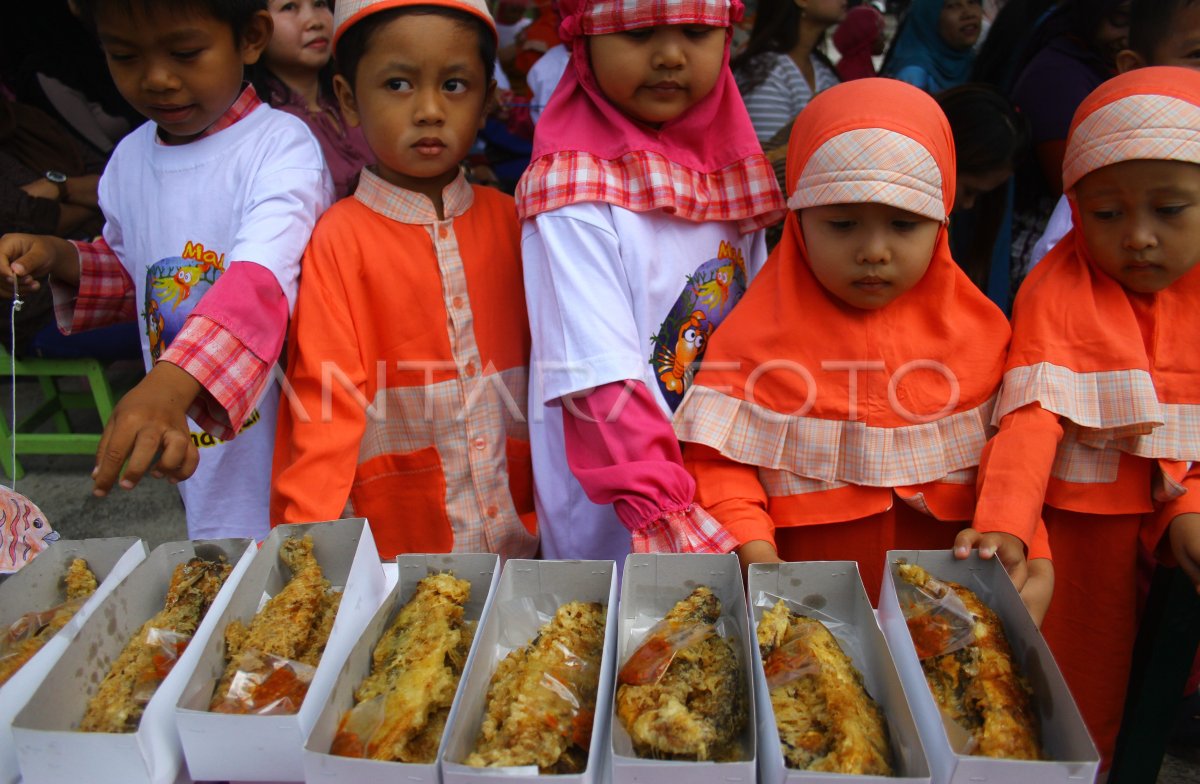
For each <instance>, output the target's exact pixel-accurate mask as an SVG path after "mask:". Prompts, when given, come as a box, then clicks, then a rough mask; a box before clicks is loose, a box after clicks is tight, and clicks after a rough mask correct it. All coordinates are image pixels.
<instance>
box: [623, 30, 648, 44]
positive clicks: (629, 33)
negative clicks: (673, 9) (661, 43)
mask: <svg viewBox="0 0 1200 784" xmlns="http://www.w3.org/2000/svg"><path fill="white" fill-rule="evenodd" d="M621 35H623V36H625V37H626V38H632V39H633V40H635V41H648V40H649V39H650V36H652V35H654V28H653V27H635V28H634V29H632V30H623V31H621Z"/></svg>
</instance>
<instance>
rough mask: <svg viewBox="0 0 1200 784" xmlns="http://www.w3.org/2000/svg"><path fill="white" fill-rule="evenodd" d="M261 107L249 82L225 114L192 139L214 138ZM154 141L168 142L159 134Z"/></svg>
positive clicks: (260, 102) (260, 100)
mask: <svg viewBox="0 0 1200 784" xmlns="http://www.w3.org/2000/svg"><path fill="white" fill-rule="evenodd" d="M261 105H262V99H260V98H259V97H258V93H257V92H256V91H255V89H254V85H252V84H250V83H248V82H247V84H246V86H245V88H243V89H242V92H241V94H240V95H238V97H237V100H236V101H234V102H233V103H232V104H230V106H229V108H228V109H226V110H225V113H224V114H222V115H221V116H220V117H218V118H217V120H216V122H214V123H213V124H212V125H210V126H208V127H207V128H205V129H204V130H203V131H201V132H200V134H199V135H197V136H196V138H195V139H192V141H196V140H198V139H204V138H206V137H209V136H212V135H213V134H214V133H220V132H221V131H223V130H225V129H226V128H228V127H229V126H231V125H233V124H234V123H236V122H237V121H238V120H242V119H245V118H246V117H247V116H248V115H249V114H250V112H252V111H254V110H255V109H257V108H258V107H259V106H261ZM154 141H155V142H157V143H158V144H162V145H166V142H164V141H163V140H162V137H161V136H159V135H158V134H155V135H154Z"/></svg>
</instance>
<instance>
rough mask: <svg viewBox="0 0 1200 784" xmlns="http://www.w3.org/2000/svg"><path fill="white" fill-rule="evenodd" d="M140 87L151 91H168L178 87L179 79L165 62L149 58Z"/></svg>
mask: <svg viewBox="0 0 1200 784" xmlns="http://www.w3.org/2000/svg"><path fill="white" fill-rule="evenodd" d="M142 87H143V89H145V90H147V91H149V92H153V93H161V92H168V91H171V90H176V89H178V88H179V80H178V79H177V78H176V77H175V72H174V71H172V70H171V69H170V68H169V67H168V66H167V65H166V63H164V62H162V61H160V60H150V61H149V62H148V63H147V64H146V70H145V72H144V73H143V75H142Z"/></svg>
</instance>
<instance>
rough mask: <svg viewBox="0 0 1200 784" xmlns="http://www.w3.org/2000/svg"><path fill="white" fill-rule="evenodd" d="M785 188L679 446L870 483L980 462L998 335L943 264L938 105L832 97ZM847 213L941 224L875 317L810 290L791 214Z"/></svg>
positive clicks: (795, 148) (949, 265) (911, 98)
mask: <svg viewBox="0 0 1200 784" xmlns="http://www.w3.org/2000/svg"><path fill="white" fill-rule="evenodd" d="M787 185H788V193H789V195H790V198H789V200H788V206H789V207H790V208H791V210H792V211H791V212H789V214H788V216H787V219H786V222H785V224H784V233H783V239H782V241H781V242H780V244H779V246H778V247H777V248H776V249H775V251H774V252H773V253H772V254H771V257H770V259H769V260H768V261H767V263H766V265H765V266H764V268H763V270H762V272H760V273H759V275H758V276H757V277H756V278H755V280H754V283H753V284H752V285H751V286H750V289H749V291H748V292H747V293H746V296H745V297H744V298H743V300H742V302H741V303H740V304H739V305H738V307H737V308H736V309H735V310H734V312H733V313H732V314H731V315H730V316H729V318H728V319H727V320H726V321H725V323H724V324H722V326H721V328H720V329H719V330H717V332H716V334H715V335H714V336H713V339H712V342H711V343H710V344H709V348H708V352H707V354H706V356H705V360H704V366H703V368H702V370H701V372H700V373H699V374H698V376H697V378H696V383H695V385H694V387H693V388H692V390H690V392H689V395H688V398H686V399H685V400H684V402H683V404H682V405H681V407H680V409H679V411H678V412H677V414H676V430H677V432H678V433H679V435H680V438H681V439H683V440H685V441H694V442H697V443H703V444H705V445H707V446H710V447H712V448H714V449H716V450H718V451H719V452H721V453H722V454H724V455H725V456H727V457H729V458H731V459H734V460H737V461H739V462H743V463H748V464H752V465H758V466H762V467H767V468H776V469H782V470H787V471H791V472H793V473H796V474H799V475H801V476H807V477H812V478H815V479H820V480H823V481H827V482H833V481H840V482H849V483H853V484H860V485H869V486H887V487H898V486H906V485H915V484H921V483H925V482H930V481H936V480H938V479H940V478H942V477H945V476H946V475H948V474H950V473H952V472H955V471H959V470H962V469H965V468H971V467H973V466H976V465H978V462H979V454H980V452H981V450H982V448H983V445H984V443H985V442H986V440H987V437H988V435H989V433H990V428H989V424H988V423H989V421H990V415H991V405H992V402H993V399H994V395H995V393H996V390H997V388H998V387H999V383H1000V377H1001V370H1002V368H1003V364H1004V357H1005V349H1006V347H1007V345H1008V340H1009V334H1010V333H1009V327H1008V322H1007V320H1006V319H1005V318H1004V315H1003V313H1001V312H1000V310H999V309H998V308H996V306H995V305H993V304H992V303H991V302H990V301H989V300H988V299H987V298H986V297H985V296H984V295H983V294H982V293H981V292H980V291H979V290H978V289H977V288H976V287H975V286H974V285H973V284H972V283H971V281H970V280H969V279H968V278H967V277H966V275H964V274H963V272H962V271H961V270H960V269H959V267H958V265H957V264H955V262H954V259H953V258H952V257H951V255H950V249H949V245H948V242H947V234H946V227H945V225H944V223H945V220H946V218H947V216H948V215H949V214H950V212H951V208H952V206H953V200H954V192H955V159H954V143H953V141H952V138H951V134H950V126H949V124H948V123H947V121H946V118H945V115H944V114H943V113H942V111H941V109H940V108H938V106H937V104H936V103H935V102H934V101H933V99H932V98H930V97H929V96H928V95H926V94H925V93H924V92H922V91H921V90H918V89H916V88H914V87H912V86H910V85H907V84H904V83H903V82H899V81H895V80H891V79H861V80H857V81H853V82H848V83H846V84H842V85H839V86H837V87H834V88H831V89H829V90H827V91H825V92H823V93H821V94H820V95H818V96H817V97H816V98H814V99H813V100H812V102H811V103H809V105H808V107H806V108H805V110H804V111H803V112H801V114H800V116H799V118H798V119H797V121H796V124H795V126H794V128H793V130H792V134H791V140H790V143H789V148H788V165H787ZM855 202H878V203H884V204H890V205H893V206H896V207H900V208H902V209H906V210H909V211H911V212H915V213H917V214H920V215H922V216H924V217H928V218H932V219H935V220H939V221H942V222H943V226H942V227H941V229H940V231H939V232H938V236H937V240H936V243H935V245H934V251H933V259H932V260H931V262H930V265H929V269H928V270H927V271H926V273H925V275H924V277H923V278H922V279H921V280H920V281H919V282H918V283H917V285H916V286H914V287H913V288H912V289H910V290H909V291H908V292H906V293H904V294H903V295H901V296H900V297H899V298H897V299H896V300H894V301H893V302H891V303H890V304H888V305H886V306H885V307H883V308H880V309H878V310H862V309H858V308H855V307H852V306H850V305H848V304H846V303H844V302H843V301H842V300H840V299H839V298H837V297H836V296H834V295H833V294H831V293H829V292H828V291H827V290H826V289H825V288H824V287H823V286H822V285H821V284H820V283H819V282H818V281H817V279H816V278H815V277H814V275H813V272H812V269H811V267H810V265H809V261H808V255H807V250H806V247H805V241H804V234H803V231H802V230H801V227H800V221H799V219H798V216H797V213H796V210H799V209H803V208H805V207H811V206H819V205H826V204H843V203H855ZM726 368H731V369H726ZM850 368H859V370H858V371H857V374H855V373H853V372H851V370H850ZM951 379H953V381H951ZM852 409H853V410H852Z"/></svg>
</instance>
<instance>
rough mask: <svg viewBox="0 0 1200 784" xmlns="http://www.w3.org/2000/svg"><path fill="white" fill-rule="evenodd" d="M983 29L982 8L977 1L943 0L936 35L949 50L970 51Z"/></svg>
mask: <svg viewBox="0 0 1200 784" xmlns="http://www.w3.org/2000/svg"><path fill="white" fill-rule="evenodd" d="M982 29H983V6H982V5H981V4H980V2H979V0H945V2H944V3H942V15H941V17H939V19H938V34H939V35H940V36H941V37H942V40H943V41H945V42H946V44H947V45H948V46H949V47H950V48H951V49H959V50H963V49H970V48H971V47H972V46H974V45H975V42H976V41H978V40H979V32H980V30H982Z"/></svg>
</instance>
